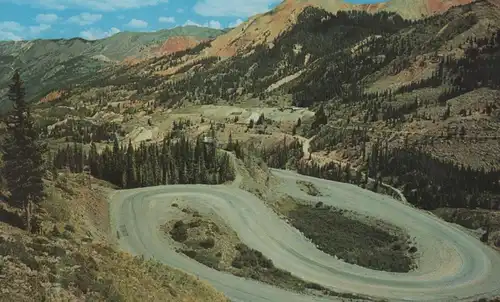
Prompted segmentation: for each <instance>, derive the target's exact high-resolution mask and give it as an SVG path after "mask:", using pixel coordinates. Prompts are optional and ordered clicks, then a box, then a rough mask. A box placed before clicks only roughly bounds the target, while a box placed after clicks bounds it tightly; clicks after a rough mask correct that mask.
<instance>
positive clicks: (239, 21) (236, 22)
mask: <svg viewBox="0 0 500 302" xmlns="http://www.w3.org/2000/svg"><path fill="white" fill-rule="evenodd" d="M241 23H243V20H241V19H237V20H236V21H234V22H231V23H229V27H236V26H238V25H240V24H241Z"/></svg>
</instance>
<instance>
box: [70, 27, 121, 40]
mask: <svg viewBox="0 0 500 302" xmlns="http://www.w3.org/2000/svg"><path fill="white" fill-rule="evenodd" d="M119 32H120V30H119V29H118V28H116V27H112V28H111V29H110V30H108V31H103V30H102V29H99V28H91V29H88V30H84V31H82V32H80V37H82V38H84V39H87V40H98V39H103V38H107V37H111V36H112V35H114V34H117V33H119Z"/></svg>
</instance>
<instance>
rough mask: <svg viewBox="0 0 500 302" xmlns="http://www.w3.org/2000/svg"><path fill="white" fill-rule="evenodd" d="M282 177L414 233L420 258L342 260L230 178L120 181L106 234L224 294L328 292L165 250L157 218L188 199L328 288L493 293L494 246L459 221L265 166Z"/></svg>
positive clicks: (497, 267) (433, 294)
mask: <svg viewBox="0 0 500 302" xmlns="http://www.w3.org/2000/svg"><path fill="white" fill-rule="evenodd" d="M273 174H275V175H276V177H278V178H280V179H281V185H280V186H279V187H278V188H277V189H276V190H277V191H280V192H283V193H286V194H288V195H291V196H294V197H297V198H301V199H309V200H311V201H314V202H317V201H322V202H323V203H325V204H330V205H333V206H336V207H339V208H344V209H348V210H354V211H357V212H359V213H361V214H366V215H369V216H372V217H375V218H379V219H383V220H385V221H388V222H390V223H392V224H394V225H396V226H399V227H401V228H402V229H404V230H406V231H407V232H408V233H409V235H410V236H411V237H412V238H415V239H414V240H415V242H416V247H417V248H418V252H417V255H418V256H419V261H418V265H419V268H418V269H417V270H415V271H412V272H410V273H404V274H403V273H389V272H381V271H373V270H369V269H366V268H362V267H359V266H355V265H351V264H347V263H344V262H342V261H340V260H337V259H335V258H333V257H331V256H329V255H327V254H325V253H323V252H321V251H320V250H318V249H317V248H316V247H315V246H314V245H313V244H312V243H311V242H310V241H309V240H308V239H307V238H304V236H303V235H302V234H301V233H300V232H298V231H297V230H296V229H294V228H293V227H291V226H290V225H289V224H287V223H286V222H285V221H283V220H282V219H280V218H279V217H278V216H277V215H276V214H275V213H274V212H273V211H272V210H271V209H270V208H269V207H267V206H266V204H265V203H264V202H263V201H261V200H259V199H258V198H257V197H255V196H254V195H252V194H250V193H248V192H246V191H243V190H240V189H238V188H237V187H236V186H232V185H228V186H224V185H221V186H208V185H173V186H158V187H149V188H140V189H133V190H123V191H118V192H116V193H115V194H114V195H113V196H112V198H111V199H110V203H111V204H110V211H111V213H110V214H111V224H112V228H113V234H114V233H116V232H118V233H119V234H120V238H119V240H118V241H119V244H120V246H121V247H122V248H123V249H124V250H127V251H129V252H131V253H133V254H137V255H144V256H145V257H146V258H150V257H152V258H155V259H157V260H159V261H161V262H164V263H166V264H168V265H170V266H172V267H176V268H179V269H181V270H184V271H187V272H190V273H192V274H194V275H197V276H199V277H200V278H201V279H204V280H207V281H208V282H210V283H212V284H213V285H214V286H215V287H216V288H217V289H219V290H221V291H223V292H224V293H225V294H226V295H227V296H228V297H229V298H231V300H233V301H249V302H260V301H262V302H263V301H267V302H269V301H276V302H282V301H287V302H294V301H336V300H340V299H335V298H320V297H311V296H305V295H299V294H296V293H291V292H287V291H285V290H282V289H279V288H275V287H272V286H269V285H266V284H262V283H259V282H256V281H252V280H246V279H243V278H239V277H235V276H232V275H229V274H226V273H223V272H219V271H216V270H213V269H210V268H208V267H206V266H204V265H202V264H200V263H198V262H196V261H194V260H192V259H190V258H188V257H187V256H184V255H181V254H179V253H177V252H175V251H174V249H173V247H172V242H170V240H169V239H168V238H165V237H164V235H163V233H162V232H161V231H160V230H159V225H160V224H162V223H164V222H165V221H166V220H167V219H170V218H172V219H174V218H175V217H172V214H171V211H170V209H171V203H172V202H173V201H174V199H175V198H183V199H187V200H189V202H190V204H192V206H193V207H195V208H196V209H198V210H200V211H201V212H204V211H206V212H212V213H216V214H218V215H219V216H220V217H221V218H222V219H223V220H224V221H225V222H226V223H227V224H228V225H229V226H230V227H232V228H233V229H234V230H235V231H236V232H237V234H238V236H239V237H240V239H241V240H242V242H243V243H245V244H246V245H248V246H250V247H252V248H254V249H256V250H259V251H261V252H262V253H263V254H264V255H265V256H267V257H268V258H270V259H272V260H273V262H274V263H275V266H276V267H278V268H282V269H285V270H287V271H289V272H291V273H292V274H294V275H296V276H298V277H301V278H303V279H305V280H307V281H311V282H316V283H319V284H321V285H323V286H326V287H329V288H331V289H332V290H336V291H341V292H352V293H359V294H363V295H368V296H372V297H376V298H385V299H389V300H391V301H470V300H472V298H473V297H482V296H492V295H497V294H500V286H499V284H500V283H499V281H498V280H500V254H499V253H498V252H496V251H494V250H492V249H490V248H489V247H487V246H485V245H484V244H482V243H481V242H479V241H478V240H477V239H475V238H473V237H472V236H470V235H468V234H466V233H464V232H463V231H461V230H460V229H459V228H458V227H456V226H454V225H451V224H448V223H446V222H444V221H442V220H440V219H438V218H436V217H435V216H432V215H429V214H427V213H425V212H422V211H419V210H417V209H415V208H413V207H410V206H407V205H405V204H403V203H400V202H397V201H396V200H394V199H392V198H390V197H387V196H382V195H379V194H376V193H373V192H370V191H367V190H363V189H361V188H359V187H356V186H353V185H349V184H342V183H336V182H331V181H327V180H322V179H316V178H312V177H306V176H302V175H298V174H296V173H294V172H290V171H282V170H273ZM299 179H301V180H307V181H310V182H312V183H313V184H314V186H315V187H316V188H318V189H319V190H320V191H321V192H322V196H319V197H317V196H316V197H312V196H309V195H307V194H306V193H304V192H302V191H301V190H300V189H299V188H298V187H297V185H296V180H299Z"/></svg>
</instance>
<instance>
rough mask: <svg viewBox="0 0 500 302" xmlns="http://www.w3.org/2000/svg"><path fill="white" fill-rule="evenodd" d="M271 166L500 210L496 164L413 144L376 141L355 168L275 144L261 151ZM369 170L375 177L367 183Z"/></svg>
mask: <svg viewBox="0 0 500 302" xmlns="http://www.w3.org/2000/svg"><path fill="white" fill-rule="evenodd" d="M261 154H262V155H264V156H263V158H264V160H265V161H266V163H267V164H268V165H269V166H270V167H273V168H279V169H294V170H296V171H297V172H298V173H300V174H304V175H308V176H313V177H319V178H324V179H328V180H333V181H339V182H345V183H352V184H356V185H361V186H362V187H365V188H367V189H371V190H373V191H376V192H381V191H384V190H383V188H381V186H380V185H381V183H382V182H384V183H387V184H389V185H392V186H394V187H397V188H401V189H402V191H403V194H404V195H405V197H406V198H407V199H408V201H409V202H410V203H412V204H413V205H415V206H417V207H420V208H423V209H426V210H433V209H436V208H439V207H451V208H471V209H474V208H482V209H495V210H500V170H492V171H485V170H484V169H481V170H474V169H472V168H470V167H464V166H457V165H456V164H454V163H452V162H443V161H440V160H438V159H436V158H434V157H432V156H431V155H430V154H428V153H425V152H423V151H420V150H418V149H416V148H414V147H402V148H396V149H388V147H387V145H384V144H382V143H380V142H376V143H375V144H374V146H373V147H372V151H371V153H369V154H367V155H366V167H365V168H364V169H359V170H354V169H352V168H351V167H350V165H349V164H347V165H344V166H340V165H339V164H336V163H333V162H331V163H328V164H325V165H318V164H317V163H314V162H311V161H300V159H301V158H302V156H303V155H302V145H301V144H299V143H297V142H294V143H291V144H288V145H285V144H278V145H276V146H275V147H273V148H268V149H265V150H263V151H262V153H261ZM368 176H369V177H370V178H372V179H374V180H375V181H374V182H372V183H371V184H370V185H368V184H369V179H368Z"/></svg>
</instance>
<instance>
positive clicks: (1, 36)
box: [0, 30, 23, 41]
mask: <svg viewBox="0 0 500 302" xmlns="http://www.w3.org/2000/svg"><path fill="white" fill-rule="evenodd" d="M22 40H23V37H21V36H18V35H17V34H15V33H13V32H9V31H3V30H0V41H22Z"/></svg>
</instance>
